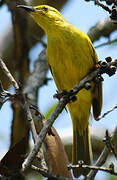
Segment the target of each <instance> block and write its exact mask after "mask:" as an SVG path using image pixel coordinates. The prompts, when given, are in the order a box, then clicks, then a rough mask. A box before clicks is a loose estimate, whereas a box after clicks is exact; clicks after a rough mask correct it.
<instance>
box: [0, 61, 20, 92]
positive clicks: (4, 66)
mask: <svg viewBox="0 0 117 180" xmlns="http://www.w3.org/2000/svg"><path fill="white" fill-rule="evenodd" d="M0 67H1V68H2V70H3V71H4V73H5V74H6V76H7V77H8V78H9V80H10V81H11V83H12V84H13V86H14V88H15V89H16V90H18V89H19V86H18V84H17V82H16V81H15V79H14V78H13V76H12V75H11V73H10V71H9V70H8V68H7V67H6V65H5V63H4V62H3V60H2V59H1V58H0Z"/></svg>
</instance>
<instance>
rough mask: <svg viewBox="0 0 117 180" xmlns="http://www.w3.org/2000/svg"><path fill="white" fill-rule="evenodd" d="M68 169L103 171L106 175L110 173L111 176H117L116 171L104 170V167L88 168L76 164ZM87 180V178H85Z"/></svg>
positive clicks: (84, 165)
mask: <svg viewBox="0 0 117 180" xmlns="http://www.w3.org/2000/svg"><path fill="white" fill-rule="evenodd" d="M68 168H70V169H75V168H83V169H89V170H96V171H104V172H107V173H110V174H111V175H116V176H117V171H114V168H111V166H109V168H105V167H100V166H90V165H86V164H82V165H81V164H77V165H69V166H68ZM86 179H87V178H86Z"/></svg>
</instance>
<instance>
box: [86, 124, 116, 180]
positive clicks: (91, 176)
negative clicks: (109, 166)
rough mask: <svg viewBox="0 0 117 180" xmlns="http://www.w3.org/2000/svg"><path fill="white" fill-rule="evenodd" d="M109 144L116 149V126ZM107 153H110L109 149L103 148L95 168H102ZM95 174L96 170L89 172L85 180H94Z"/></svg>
mask: <svg viewBox="0 0 117 180" xmlns="http://www.w3.org/2000/svg"><path fill="white" fill-rule="evenodd" d="M111 142H112V144H113V147H114V148H115V149H116V147H117V126H116V128H115V130H114V133H113V136H112V140H111ZM109 153H110V149H109V148H108V147H107V146H105V147H104V149H103V151H102V153H101V155H100V156H99V158H98V160H97V162H96V164H95V166H102V165H103V164H104V163H105V161H106V159H107V157H108V155H109ZM97 172H98V171H96V170H91V171H90V172H89V174H88V175H87V180H90V179H94V177H95V176H96V174H97Z"/></svg>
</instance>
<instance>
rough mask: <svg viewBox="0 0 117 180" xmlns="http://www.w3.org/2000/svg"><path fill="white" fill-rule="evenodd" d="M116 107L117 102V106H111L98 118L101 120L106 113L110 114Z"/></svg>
mask: <svg viewBox="0 0 117 180" xmlns="http://www.w3.org/2000/svg"><path fill="white" fill-rule="evenodd" d="M115 109H117V104H116V105H115V106H113V107H111V108H110V109H109V110H108V111H106V112H105V113H104V114H103V115H102V116H99V117H98V118H97V120H100V119H102V118H104V117H105V116H106V115H108V114H109V113H110V112H112V111H113V110H115Z"/></svg>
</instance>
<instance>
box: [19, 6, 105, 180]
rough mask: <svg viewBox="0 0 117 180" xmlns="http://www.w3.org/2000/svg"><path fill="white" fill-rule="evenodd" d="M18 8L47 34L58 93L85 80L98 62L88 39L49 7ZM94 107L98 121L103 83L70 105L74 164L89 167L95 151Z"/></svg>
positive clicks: (93, 87)
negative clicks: (92, 137) (91, 122)
mask: <svg viewBox="0 0 117 180" xmlns="http://www.w3.org/2000/svg"><path fill="white" fill-rule="evenodd" d="M19 7H21V8H24V9H25V10H27V11H28V12H29V13H30V14H31V15H32V17H33V18H34V20H35V21H36V22H37V24H38V25H39V26H41V27H42V29H43V30H44V31H45V32H46V35H47V59H48V64H49V66H50V69H51V71H52V75H53V77H54V81H55V83H56V85H57V88H58V90H59V91H62V90H64V89H66V90H70V89H71V88H73V87H74V86H75V85H76V84H77V83H78V82H79V81H80V80H81V79H82V78H84V77H85V76H86V75H87V74H88V73H89V72H90V71H91V70H92V69H93V68H94V66H95V64H96V63H97V62H98V58H97V55H96V51H95V49H94V47H93V45H92V43H91V41H90V39H89V37H88V36H87V35H86V34H85V33H84V32H82V31H80V30H78V29H77V28H75V27H74V26H73V25H71V24H70V23H69V22H67V21H66V20H65V19H64V17H63V16H62V15H61V14H60V12H59V11H58V10H56V9H55V8H53V7H50V6H47V5H40V6H35V7H31V6H24V5H19ZM91 105H92V106H93V115H94V118H95V119H96V118H97V117H98V116H99V115H100V112H101V108H102V83H101V82H100V83H99V84H98V85H97V84H94V83H92V87H91V89H90V90H86V89H82V90H81V91H80V92H79V93H78V95H77V100H76V101H75V102H72V103H69V104H68V109H69V112H70V114H71V118H72V123H73V153H72V163H73V164H77V163H78V161H79V160H83V161H84V163H85V164H90V163H91V159H92V148H91V142H90V135H89V116H90V109H91ZM73 173H74V176H76V177H78V176H80V175H81V174H83V175H86V174H87V171H86V170H83V169H74V171H73Z"/></svg>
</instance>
